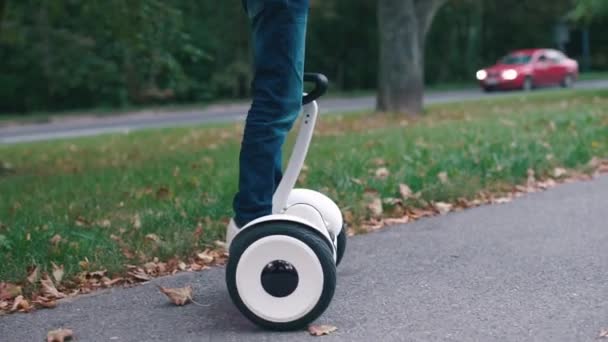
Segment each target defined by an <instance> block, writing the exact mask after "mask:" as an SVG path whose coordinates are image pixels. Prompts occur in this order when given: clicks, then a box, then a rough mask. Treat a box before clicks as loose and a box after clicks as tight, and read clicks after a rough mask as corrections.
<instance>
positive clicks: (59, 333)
mask: <svg viewBox="0 0 608 342" xmlns="http://www.w3.org/2000/svg"><path fill="white" fill-rule="evenodd" d="M73 335H74V332H73V331H72V330H71V329H63V328H62V329H56V330H51V331H49V332H48V333H47V334H46V342H64V341H67V340H71V339H72V337H73Z"/></svg>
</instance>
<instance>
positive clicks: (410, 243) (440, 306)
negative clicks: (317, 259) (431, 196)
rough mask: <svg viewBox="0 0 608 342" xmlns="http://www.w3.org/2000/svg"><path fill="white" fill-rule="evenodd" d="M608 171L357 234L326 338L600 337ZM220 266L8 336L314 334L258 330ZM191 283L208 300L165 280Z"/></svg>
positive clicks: (16, 327)
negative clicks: (187, 297)
mask: <svg viewBox="0 0 608 342" xmlns="http://www.w3.org/2000/svg"><path fill="white" fill-rule="evenodd" d="M606 208H608V175H606V176H602V177H599V178H597V179H595V180H593V181H590V182H582V183H572V184H566V185H561V186H559V187H557V188H555V189H552V190H549V191H547V192H543V193H536V194H531V195H528V196H526V197H523V198H520V199H517V200H516V201H514V202H512V203H509V204H503V205H496V206H485V207H480V208H476V209H471V210H467V211H463V212H458V213H453V214H448V215H446V216H443V217H434V218H429V219H425V220H421V221H417V222H415V223H412V224H408V225H405V226H395V227H392V228H390V229H386V230H383V231H380V232H377V233H373V234H368V235H365V236H358V237H354V238H352V239H351V241H350V243H349V250H348V251H347V254H346V257H345V260H344V262H343V264H342V265H341V266H340V268H339V273H338V275H339V279H338V280H339V281H338V288H337V292H336V296H335V298H334V301H333V303H332V305H331V306H330V308H329V309H328V311H327V312H326V313H325V315H324V316H322V317H321V318H320V320H319V321H318V322H317V323H326V324H333V325H336V326H337V327H338V328H339V330H338V331H337V332H336V333H334V334H333V335H330V336H326V337H323V341H366V342H367V341H383V342H384V341H483V342H487V341H501V342H504V341H518V342H520V341H551V342H557V341H566V342H573V341H596V337H597V336H598V334H599V332H600V330H601V329H602V328H608V272H607V270H608V248H607V246H608V225H607V223H606V218H605V217H606ZM223 275H224V273H223V269H222V268H214V269H212V270H210V271H205V272H202V273H189V274H181V275H177V276H174V277H168V278H163V279H158V280H155V281H153V282H152V283H149V284H146V285H142V286H138V287H135V288H131V289H116V290H112V291H108V292H104V293H98V294H94V295H91V296H88V297H84V298H79V299H76V300H73V301H72V302H69V303H63V304H62V305H60V306H58V308H57V309H54V310H44V311H38V312H36V313H33V314H30V315H25V314H18V315H10V316H5V317H0V340H2V341H3V342H13V341H15V342H16V341H42V340H43V337H44V336H45V334H46V332H47V331H48V330H50V329H54V328H57V327H62V326H63V327H69V328H72V329H73V330H74V332H75V335H76V337H77V339H76V340H77V341H133V342H140V341H183V342H187V341H243V342H247V341H310V340H311V339H312V338H313V337H310V336H309V335H308V334H307V333H306V332H304V331H300V332H291V333H270V332H265V331H260V330H258V329H257V328H255V327H254V326H252V325H251V324H250V323H249V322H248V321H246V320H245V319H244V318H242V317H241V316H240V314H239V313H238V312H237V311H236V309H235V308H234V307H233V306H232V304H231V302H230V300H229V297H228V294H227V292H226V290H225V285H224V282H223ZM157 284H161V285H164V286H185V285H187V284H192V285H193V286H194V291H195V299H196V300H197V301H199V302H201V303H202V304H204V305H205V306H204V307H200V306H196V305H192V304H191V305H187V306H185V307H174V306H172V305H170V304H167V302H166V300H165V298H164V297H163V296H162V295H161V294H160V293H159V292H158V291H157V289H156V285H157Z"/></svg>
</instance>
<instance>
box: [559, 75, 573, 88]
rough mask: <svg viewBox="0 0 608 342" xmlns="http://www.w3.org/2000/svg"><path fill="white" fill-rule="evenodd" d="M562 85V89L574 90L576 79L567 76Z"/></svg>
mask: <svg viewBox="0 0 608 342" xmlns="http://www.w3.org/2000/svg"><path fill="white" fill-rule="evenodd" d="M560 85H561V86H562V88H572V87H573V86H574V77H573V76H572V75H571V74H567V75H566V76H564V79H563V80H562V81H561V82H560Z"/></svg>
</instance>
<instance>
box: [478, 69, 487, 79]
mask: <svg viewBox="0 0 608 342" xmlns="http://www.w3.org/2000/svg"><path fill="white" fill-rule="evenodd" d="M475 76H476V77H477V79H478V80H480V81H482V80H485V79H486V77H488V73H487V72H486V71H485V70H479V71H478V72H477V74H475Z"/></svg>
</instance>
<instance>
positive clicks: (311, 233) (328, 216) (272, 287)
mask: <svg viewBox="0 0 608 342" xmlns="http://www.w3.org/2000/svg"><path fill="white" fill-rule="evenodd" d="M315 77H316V78H315V79H314V80H315V81H316V82H317V86H319V82H321V83H323V82H326V79H324V76H322V75H316V76H315ZM319 77H320V78H319ZM309 80H310V79H309ZM322 86H326V85H324V84H322ZM317 115H318V106H317V104H316V102H314V101H313V102H310V103H309V104H307V105H305V106H304V108H303V112H302V117H301V126H300V131H299V133H298V137H297V139H296V143H295V145H294V151H293V152H292V154H291V157H290V159H289V163H288V166H287V169H286V171H285V174H284V176H283V178H282V180H281V183H280V184H279V186H278V188H277V190H276V192H275V193H274V196H273V210H272V211H273V213H272V214H271V215H267V216H264V217H260V218H258V219H257V220H254V221H252V222H250V223H249V224H247V225H246V226H244V227H242V228H241V229H239V231H238V233H237V234H236V235H235V236H234V238H233V240H232V242H231V243H230V251H229V260H228V265H227V268H226V282H227V286H228V290H229V293H230V296H231V298H232V300H233V302H234V303H235V305H236V306H237V308H238V309H239V310H240V311H241V312H242V313H243V314H244V315H245V316H246V317H247V318H248V319H250V320H251V321H252V322H254V323H256V324H258V325H260V326H262V327H265V328H270V329H276V330H291V329H299V328H301V327H304V326H305V325H307V324H308V323H310V322H311V321H313V320H315V319H316V318H317V317H318V316H320V315H321V314H322V313H323V312H324V311H325V309H326V308H327V307H328V306H329V303H330V302H331V299H332V298H333V294H334V290H335V286H336V264H337V263H338V262H339V259H340V258H341V253H343V251H344V246H343V245H344V244H345V240H344V239H345V233H344V231H343V218H342V214H341V212H340V209H339V208H338V206H337V205H336V204H335V203H334V202H333V201H332V200H331V199H329V197H327V196H325V195H323V194H321V193H319V192H317V191H313V190H308V189H294V185H295V183H296V180H297V178H298V175H299V173H300V170H301V168H302V165H303V164H304V159H305V157H306V153H307V151H308V146H309V144H310V140H311V138H312V133H313V129H314V125H315V122H316V119H317ZM339 236H340V237H341V239H340V238H339ZM340 241H342V243H340Z"/></svg>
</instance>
